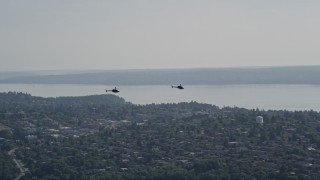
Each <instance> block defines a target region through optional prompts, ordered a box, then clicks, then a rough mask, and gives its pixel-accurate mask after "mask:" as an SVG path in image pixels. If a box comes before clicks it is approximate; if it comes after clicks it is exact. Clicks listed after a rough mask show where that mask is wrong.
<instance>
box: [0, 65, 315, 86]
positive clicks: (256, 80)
mask: <svg viewBox="0 0 320 180" xmlns="http://www.w3.org/2000/svg"><path fill="white" fill-rule="evenodd" d="M0 83H23V84H103V85H167V84H178V83H182V84H186V85H204V84H206V85H214V84H320V66H296V67H259V68H202V69H200V68H199V69H156V70H117V71H97V72H90V73H74V74H58V75H36V76H35V75H33V76H15V77H9V78H0Z"/></svg>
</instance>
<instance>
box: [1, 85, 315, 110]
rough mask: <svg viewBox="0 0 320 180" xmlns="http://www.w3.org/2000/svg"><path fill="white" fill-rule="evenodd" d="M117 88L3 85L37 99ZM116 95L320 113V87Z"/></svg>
mask: <svg viewBox="0 0 320 180" xmlns="http://www.w3.org/2000/svg"><path fill="white" fill-rule="evenodd" d="M111 88H113V86H104V85H73V84H59V85H56V84H55V85H52V84H45V85H43V84H41V85H40V84H33V85H32V84H0V92H8V91H15V92H24V93H29V94H31V95H33V96H41V97H58V96H86V95H96V94H105V93H106V92H105V89H111ZM118 89H119V90H120V91H121V92H120V93H118V94H116V95H117V96H119V97H122V98H124V99H125V100H126V101H128V102H132V103H134V104H151V103H156V104H159V103H179V102H190V101H196V102H201V103H208V104H213V105H217V106H219V107H223V106H237V107H243V108H249V109H252V108H259V109H265V110H269V109H272V110H280V109H286V110H311V109H312V110H316V111H320V101H319V99H320V86H319V85H201V86H200V85H197V86H195V85H190V86H188V85H186V86H185V90H178V89H172V88H171V87H170V85H168V86H163V85H161V86H118Z"/></svg>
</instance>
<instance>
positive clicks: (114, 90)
mask: <svg viewBox="0 0 320 180" xmlns="http://www.w3.org/2000/svg"><path fill="white" fill-rule="evenodd" d="M108 91H111V92H113V93H118V92H120V91H119V90H118V89H117V87H114V88H113V89H112V90H106V92H108Z"/></svg>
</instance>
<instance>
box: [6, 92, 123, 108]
mask: <svg viewBox="0 0 320 180" xmlns="http://www.w3.org/2000/svg"><path fill="white" fill-rule="evenodd" d="M60 103H63V104H65V105H92V104H96V105H100V104H104V105H110V106H122V105H125V104H126V102H125V100H124V99H123V98H120V97H118V96H115V95H112V94H103V95H90V96H78V97H56V98H43V97H37V96H32V95H30V94H26V93H21V92H7V93H0V104H2V105H4V104H15V105H18V104H19V105H22V104H24V105H26V106H34V105H39V104H40V105H42V106H44V105H53V104H60ZM17 107H18V106H17Z"/></svg>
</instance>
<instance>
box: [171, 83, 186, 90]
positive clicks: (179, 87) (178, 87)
mask: <svg viewBox="0 0 320 180" xmlns="http://www.w3.org/2000/svg"><path fill="white" fill-rule="evenodd" d="M171 87H172V88H177V89H181V90H182V89H184V87H183V86H182V85H181V84H180V85H179V86H171Z"/></svg>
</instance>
